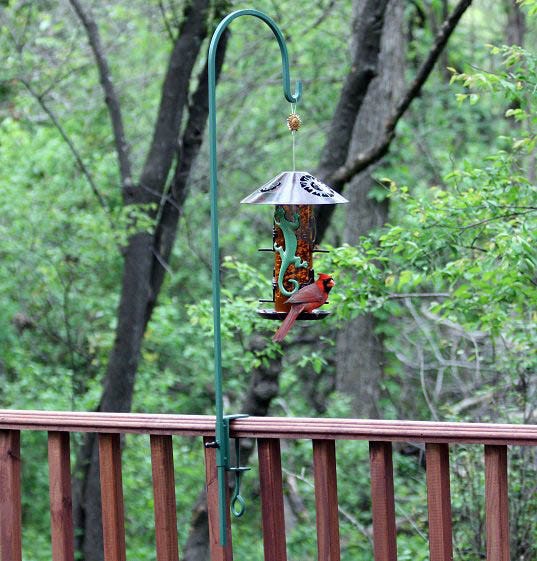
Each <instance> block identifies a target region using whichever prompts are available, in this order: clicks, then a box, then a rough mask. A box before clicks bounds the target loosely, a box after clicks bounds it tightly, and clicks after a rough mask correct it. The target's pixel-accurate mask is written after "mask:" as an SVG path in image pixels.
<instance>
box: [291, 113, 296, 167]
mask: <svg viewBox="0 0 537 561" xmlns="http://www.w3.org/2000/svg"><path fill="white" fill-rule="evenodd" d="M293 113H296V103H291V115H292V114H293ZM295 136H296V131H293V130H292V131H291V139H292V153H293V171H296V138H295Z"/></svg>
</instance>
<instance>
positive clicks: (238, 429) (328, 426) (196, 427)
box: [0, 410, 537, 445]
mask: <svg viewBox="0 0 537 561" xmlns="http://www.w3.org/2000/svg"><path fill="white" fill-rule="evenodd" d="M214 427H215V418H214V416H210V415H207V416H206V415H156V414H138V413H80V412H54V411H9V410H0V430H1V429H15V430H19V429H29V430H48V431H70V432H99V433H131V432H132V433H151V434H182V435H185V436H211V435H214ZM231 435H232V437H235V436H237V437H240V438H243V437H250V438H257V437H259V438H290V439H295V438H304V439H309V440H334V439H336V440H337V439H345V440H374V441H392V442H395V441H412V442H432V443H451V442H452V443H455V442H463V443H475V444H489V445H504V444H519V445H537V425H508V424H487V423H440V422H426V421H379V420H370V419H312V418H300V417H283V418H280V417H248V418H244V419H236V420H234V421H233V426H232V428H231Z"/></svg>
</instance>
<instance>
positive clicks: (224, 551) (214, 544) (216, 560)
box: [203, 438, 233, 561]
mask: <svg viewBox="0 0 537 561" xmlns="http://www.w3.org/2000/svg"><path fill="white" fill-rule="evenodd" d="M211 440H213V439H212V438H205V439H204V441H203V442H204V444H207V443H208V442H210V441H211ZM205 485H206V490H207V515H208V517H209V546H210V551H211V561H233V547H232V541H231V520H230V515H229V509H226V541H227V544H226V546H221V545H220V514H219V511H218V473H217V470H216V450H215V449H214V448H207V447H206V448H205ZM227 495H228V497H227V498H228V504H229V489H228V493H227Z"/></svg>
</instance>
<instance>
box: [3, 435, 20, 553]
mask: <svg viewBox="0 0 537 561" xmlns="http://www.w3.org/2000/svg"><path fill="white" fill-rule="evenodd" d="M21 512H22V511H21V458H20V431H18V430H0V559H2V561H21V559H22V545H21V543H22V540H21V518H22V515H21Z"/></svg>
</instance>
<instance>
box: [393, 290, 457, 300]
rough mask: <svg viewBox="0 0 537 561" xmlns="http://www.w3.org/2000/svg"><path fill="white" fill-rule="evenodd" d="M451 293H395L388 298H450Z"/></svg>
mask: <svg viewBox="0 0 537 561" xmlns="http://www.w3.org/2000/svg"><path fill="white" fill-rule="evenodd" d="M450 296H451V294H450V293H449V292H401V293H398V292H394V293H392V294H389V295H388V298H390V299H393V300H397V299H398V298H402V299H406V298H449V297H450Z"/></svg>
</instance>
